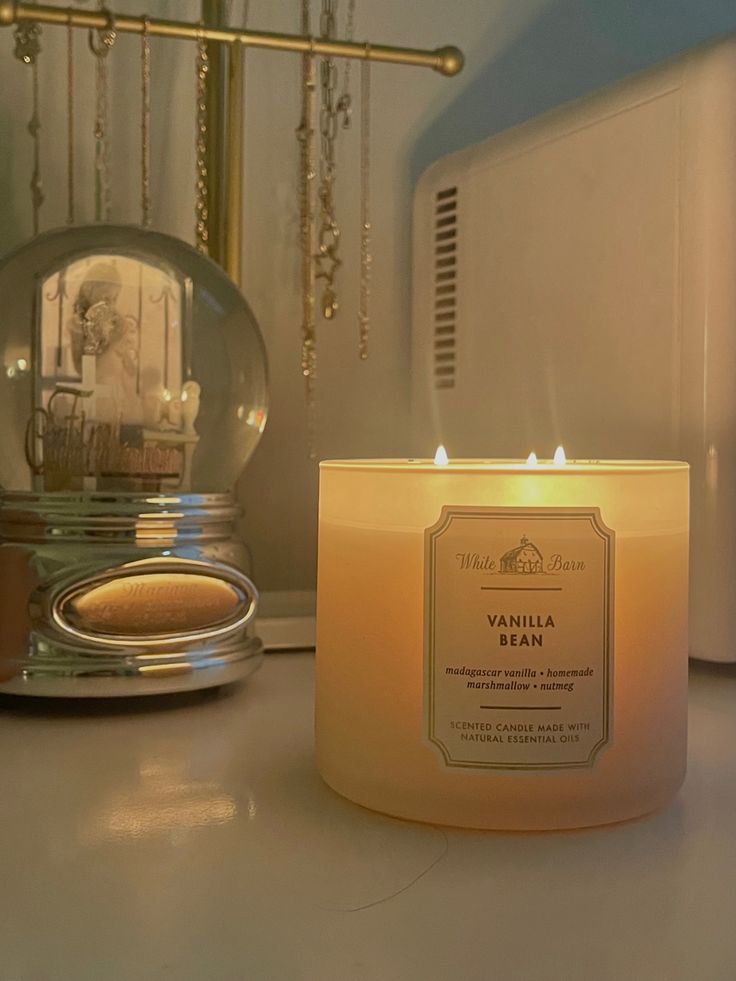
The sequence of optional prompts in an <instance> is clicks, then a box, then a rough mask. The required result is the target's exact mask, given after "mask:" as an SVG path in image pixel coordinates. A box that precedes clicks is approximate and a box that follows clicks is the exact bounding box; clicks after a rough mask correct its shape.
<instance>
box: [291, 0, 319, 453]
mask: <svg viewBox="0 0 736 981" xmlns="http://www.w3.org/2000/svg"><path fill="white" fill-rule="evenodd" d="M309 20H310V17H309V0H301V31H302V34H303V35H304V36H305V37H308V36H309ZM301 88H302V107H301V118H300V120H299V126H298V128H297V131H296V137H297V140H298V142H299V172H298V175H297V187H298V191H299V247H300V252H301V257H302V263H301V267H302V268H301V293H302V318H301V319H302V322H301V339H302V347H301V370H302V375H303V376H304V385H305V394H306V400H307V448H308V453H309V456H310V458H311V459H314V458H315V455H316V453H315V421H316V412H317V404H316V403H317V400H316V381H317V331H316V326H315V321H314V304H315V296H314V286H315V284H314V181H315V177H316V170H315V166H314V121H315V108H316V106H315V94H316V73H315V64H314V55H313V54H312V53H311V52H309V53H307V54H305V55H303V56H302V74H301Z"/></svg>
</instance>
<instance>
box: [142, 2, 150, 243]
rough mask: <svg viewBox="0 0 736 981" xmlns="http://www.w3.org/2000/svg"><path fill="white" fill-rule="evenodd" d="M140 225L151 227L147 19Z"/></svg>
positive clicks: (143, 46) (145, 24)
mask: <svg viewBox="0 0 736 981" xmlns="http://www.w3.org/2000/svg"><path fill="white" fill-rule="evenodd" d="M141 225H142V226H143V228H150V227H151V38H150V36H149V33H148V17H144V18H143V32H142V33H141Z"/></svg>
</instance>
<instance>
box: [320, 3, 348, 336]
mask: <svg viewBox="0 0 736 981" xmlns="http://www.w3.org/2000/svg"><path fill="white" fill-rule="evenodd" d="M336 17H337V0H322V15H321V18H320V37H321V38H322V39H323V40H328V41H329V40H333V39H334V37H335V23H336ZM319 67H320V91H321V105H320V114H319V131H320V174H319V177H320V181H319V191H318V197H319V204H320V220H319V229H318V232H317V252H316V254H315V264H316V274H315V275H316V278H317V279H322V280H324V286H323V290H322V303H321V307H322V316H323V317H324V318H325V320H332V319H333V317H334V316H335V314H336V313H337V307H338V302H337V293H336V291H335V275H336V273H337V270H338V269H339V267H340V266H341V265H342V259H340V257H339V255H338V246H339V244H340V227H339V225H338V223H337V219H336V217H335V177H336V163H335V141H336V138H337V105H336V99H335V93H336V91H337V66H336V64H335V59H334V58H332V57H325V58H322V59H321V61H320V66H319Z"/></svg>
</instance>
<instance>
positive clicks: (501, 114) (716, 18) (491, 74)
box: [411, 0, 736, 181]
mask: <svg viewBox="0 0 736 981" xmlns="http://www.w3.org/2000/svg"><path fill="white" fill-rule="evenodd" d="M519 2H522V3H523V2H524V0H519ZM454 9H455V11H456V12H457V15H458V16H459V17H461V16H462V2H460V3H458V4H456V5H455V8H454ZM733 31H736V2H735V0H551V2H550V4H549V6H547V7H544V8H543V9H542V11H541V12H540V14H539V16H538V17H537V19H536V20H534V21H533V22H532V23H531V24H529V25H528V26H527V28H526V29H525V31H524V32H523V33H522V34H521V36H519V37H517V38H516V40H515V41H514V43H513V44H512V45H510V46H509V47H508V48H507V49H505V50H503V51H502V52H501V53H500V54H496V55H494V57H493V58H492V59H491V60H489V61H488V62H487V63H486V64H484V65H483V66H482V67H481V68H480V69H479V68H478V66H477V65H470V66H469V67H470V68H471V70H473V72H474V75H475V77H474V78H473V79H472V81H471V82H470V83H469V84H468V85H467V87H465V88H463V89H462V91H461V92H460V93H459V94H458V96H457V98H456V99H455V100H454V101H453V102H452V103H451V104H450V105H449V106H448V107H447V108H446V109H445V110H444V111H443V112H442V113H441V114H440V115H439V116H438V117H437V118H436V119H435V120H434V121H433V122H432V123H431V125H430V126H429V127H428V128H427V129H426V130H425V131H424V132H423V133H422V134H421V136H420V137H419V139H418V140H417V143H416V144H415V147H414V152H413V153H412V158H411V174H412V179H413V181H416V179H417V177H418V176H419V175H420V174H421V173H422V171H423V170H424V169H425V168H426V167H428V166H429V164H431V163H432V162H433V161H435V160H437V159H438V158H439V157H442V156H444V155H445V154H447V153H450V152H451V151H453V150H458V149H460V148H462V147H465V146H468V145H469V144H471V143H477V142H478V141H479V140H483V139H485V138H486V137H488V136H491V135H493V134H494V133H498V132H500V131H501V130H503V129H506V128H507V127H509V126H513V125H515V124H516V123H520V122H522V121H524V120H525V119H530V118H531V117H533V116H536V115H538V114H539V113H542V112H544V111H545V110H547V109H551V108H553V107H555V106H558V105H560V104H561V103H563V102H567V101H569V100H571V99H576V98H579V97H580V96H583V95H586V94H587V93H589V92H592V91H594V90H595V89H598V88H600V87H601V86H603V85H607V84H609V83H611V82H613V81H616V80H618V79H620V78H623V77H624V76H626V75H630V74H632V73H633V72H636V71H639V70H641V69H643V68H647V67H649V66H651V65H654V64H657V63H658V62H660V61H664V60H665V59H667V58H669V57H671V56H673V55H675V54H677V53H679V52H681V51H684V50H686V49H687V48H690V47H693V46H694V45H696V44H699V43H701V42H702V41H706V40H708V39H710V38H713V37H716V36H718V35H721V34H727V33H730V32H733ZM489 41H490V38H489ZM490 46H491V45H490V43H489V45H488V47H489V48H490ZM482 50H483V45H482V44H481V45H479V46H478V48H476V51H482ZM475 60H476V61H477V55H476V56H475Z"/></svg>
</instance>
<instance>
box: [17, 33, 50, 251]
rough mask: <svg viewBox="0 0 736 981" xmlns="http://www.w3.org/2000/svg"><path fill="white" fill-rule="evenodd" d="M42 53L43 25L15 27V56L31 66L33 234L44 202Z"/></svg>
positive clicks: (29, 128)
mask: <svg viewBox="0 0 736 981" xmlns="http://www.w3.org/2000/svg"><path fill="white" fill-rule="evenodd" d="M40 54H41V27H40V26H39V25H38V24H33V23H28V24H25V23H21V24H19V25H18V26H17V27H16V29H15V57H16V58H18V59H20V61H22V62H23V64H24V65H30V67H31V83H32V109H31V118H30V119H29V121H28V127H27V128H28V132H29V133H30V135H31V139H32V140H33V171H32V173H31V182H30V188H31V207H32V210H33V234H34V235H38V230H39V227H40V217H41V205H42V204H43V202H44V193H43V184H42V183H41V116H40V113H39V102H38V57H39V55H40Z"/></svg>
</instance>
